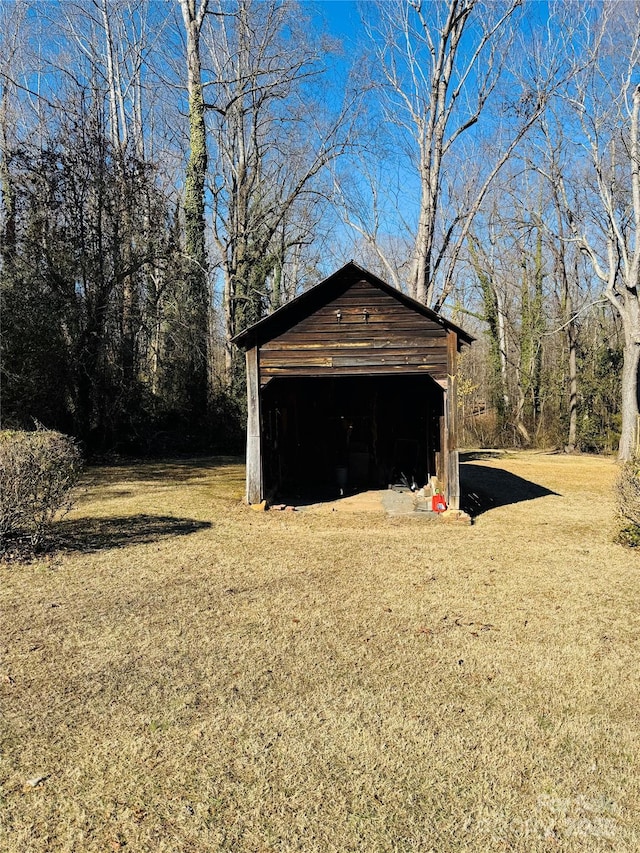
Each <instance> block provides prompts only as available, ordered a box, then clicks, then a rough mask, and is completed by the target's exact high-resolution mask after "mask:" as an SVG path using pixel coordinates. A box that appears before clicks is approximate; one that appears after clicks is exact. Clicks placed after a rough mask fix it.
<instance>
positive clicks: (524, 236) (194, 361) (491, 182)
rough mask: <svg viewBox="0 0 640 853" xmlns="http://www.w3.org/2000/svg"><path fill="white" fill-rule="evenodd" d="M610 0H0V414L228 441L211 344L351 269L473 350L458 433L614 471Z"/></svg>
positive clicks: (625, 429)
mask: <svg viewBox="0 0 640 853" xmlns="http://www.w3.org/2000/svg"><path fill="white" fill-rule="evenodd" d="M633 6H634V4H622V5H621V4H608V3H607V4H601V3H589V2H581V3H570V4H568V3H559V4H557V5H555V4H548V6H546V7H545V9H544V10H542V8H541V7H540V5H539V4H536V3H532V2H531V3H525V4H520V3H518V2H492V3H487V4H484V3H482V2H480V0H464V2H463V0H446V2H445V1H444V0H443V2H435V1H434V2H432V3H429V4H426V5H425V4H411V3H406V2H405V0H384V2H370V3H367V4H364V5H363V7H362V9H361V14H362V20H361V22H360V25H359V27H355V29H354V36H353V38H350V40H348V41H347V43H345V44H343V45H340V44H339V43H338V42H337V41H336V40H335V39H330V38H329V37H328V36H327V33H326V28H325V27H324V25H323V21H322V14H323V6H322V4H318V6H314V5H313V4H302V5H298V4H296V3H294V2H290V0H263V2H257V0H197V2H196V0H176V2H173V3H148V2H146V0H126V2H125V0H91V2H89V0H87V2H84V3H80V4H78V3H70V2H69V3H66V2H61V3H56V4H41V3H30V2H28V0H19V2H16V3H12V4H6V3H5V4H2V5H1V6H0V15H1V16H2V21H0V87H1V88H0V190H1V208H0V239H1V246H0V265H1V266H0V298H1V309H2V314H1V335H2V338H1V347H2V350H1V359H2V360H1V365H0V366H1V381H2V386H1V392H2V397H1V402H0V415H1V419H2V426H3V427H25V426H26V427H29V426H31V425H32V424H33V423H34V422H38V423H42V424H44V425H45V426H46V427H49V428H53V429H59V430H62V431H64V432H68V433H71V434H73V435H75V436H77V437H78V438H80V439H81V440H82V441H83V442H84V443H85V446H86V447H87V448H88V449H89V450H90V451H92V452H106V451H110V450H116V451H119V452H135V453H172V452H194V451H208V452H211V451H215V450H219V451H222V450H229V451H239V450H240V449H241V447H242V442H243V435H242V433H243V429H244V417H245V415H244V405H245V404H244V364H243V356H242V354H241V353H239V352H238V351H237V349H236V347H235V346H234V344H233V337H234V336H235V335H236V334H237V333H238V332H239V331H241V330H242V329H243V328H244V327H246V325H248V324H249V323H251V322H254V321H255V320H257V319H259V318H260V317H262V316H264V315H265V314H266V313H268V312H270V311H272V310H274V309H275V308H277V307H278V306H279V305H281V304H283V303H284V302H285V301H287V300H289V299H291V298H292V297H293V296H295V295H296V294H297V293H299V292H300V291H301V290H302V289H304V288H305V287H307V286H309V285H311V284H313V283H315V282H317V281H318V280H320V279H321V278H322V277H324V276H325V275H327V274H329V273H331V272H332V271H333V270H334V269H336V268H337V267H338V266H340V265H342V263H344V262H345V261H346V260H348V259H349V258H354V259H356V260H358V261H359V262H360V263H361V264H362V265H364V266H367V267H369V268H370V269H372V271H374V272H377V273H378V274H379V275H381V276H382V277H383V278H385V279H386V280H388V281H390V282H391V283H392V284H394V285H395V286H397V287H399V288H402V289H403V290H405V291H407V292H409V293H410V294H411V295H413V296H414V297H416V298H417V299H419V300H420V301H422V302H424V303H425V304H428V305H430V306H432V307H434V308H436V309H437V310H443V311H444V312H445V313H447V314H448V315H449V316H451V317H452V318H453V319H454V320H456V321H457V322H459V323H460V324H461V325H463V326H465V327H467V328H468V329H469V330H470V331H471V332H473V333H474V334H476V335H477V336H478V342H477V343H476V344H475V346H474V347H473V348H472V349H471V350H470V351H469V352H468V353H466V355H465V356H464V358H463V361H462V370H463V376H462V379H461V382H460V388H461V398H460V406H461V412H462V415H463V422H464V426H465V432H466V437H467V441H468V442H470V443H482V444H504V445H509V446H511V445H514V444H516V445H523V446H536V445H539V446H549V445H552V446H558V447H566V448H568V449H573V448H578V449H583V450H610V449H613V448H615V447H616V445H617V442H618V439H619V436H620V435H621V433H622V435H623V453H624V454H626V455H628V453H629V449H630V447H631V445H632V443H633V433H634V429H635V420H636V416H637V367H638V352H639V351H640V347H639V344H638V342H640V310H639V309H638V299H637V294H638V289H637V287H636V285H637V284H639V282H638V278H639V277H640V246H636V227H637V223H638V222H640V188H639V186H638V169H637V162H638V150H639V149H638V109H640V92H639V91H638V90H637V89H634V84H633V81H632V78H633V75H632V74H630V73H626V71H628V70H629V69H633V67H635V66H634V63H636V60H637V58H638V54H639V50H638V47H639V44H640V33H639V31H638V26H639V25H638V21H639V20H640V16H638V15H635V17H634V9H633ZM325 11H326V10H325ZM523 58H524V59H523ZM634 383H635V384H634Z"/></svg>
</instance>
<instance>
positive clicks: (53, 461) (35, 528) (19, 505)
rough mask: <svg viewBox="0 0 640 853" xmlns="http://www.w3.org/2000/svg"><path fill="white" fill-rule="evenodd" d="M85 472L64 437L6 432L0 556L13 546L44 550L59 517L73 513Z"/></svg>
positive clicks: (0, 477)
mask: <svg viewBox="0 0 640 853" xmlns="http://www.w3.org/2000/svg"><path fill="white" fill-rule="evenodd" d="M81 468H82V457H81V454H80V451H79V449H78V447H77V445H76V444H75V442H74V441H73V439H71V438H69V437H68V436H66V435H62V433H59V432H53V431H51V430H45V429H38V430H36V431H35V432H18V431H15V432H14V431H4V432H0V551H2V550H6V548H7V545H8V543H9V542H10V541H16V540H18V541H23V542H27V543H29V544H30V545H31V546H32V547H33V548H35V547H37V546H38V545H39V544H40V542H41V541H42V538H43V536H44V534H45V532H46V530H47V527H48V526H49V524H50V523H51V521H52V520H53V517H54V516H55V514H56V513H57V512H58V511H59V510H61V509H62V510H65V509H66V510H69V509H70V508H71V500H70V493H71V489H72V488H73V486H74V485H75V484H76V482H77V479H78V476H79V474H80V471H81Z"/></svg>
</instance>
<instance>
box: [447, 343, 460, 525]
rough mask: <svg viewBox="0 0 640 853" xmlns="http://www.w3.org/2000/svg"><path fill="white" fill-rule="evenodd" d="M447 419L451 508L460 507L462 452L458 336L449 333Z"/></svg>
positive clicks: (448, 484) (449, 501)
mask: <svg viewBox="0 0 640 853" xmlns="http://www.w3.org/2000/svg"><path fill="white" fill-rule="evenodd" d="M445 411H446V421H447V450H448V458H447V487H448V494H447V503H448V505H449V506H450V507H451V509H460V453H459V451H458V336H457V334H456V333H455V332H453V331H450V332H449V333H448V335H447V393H446V395H445Z"/></svg>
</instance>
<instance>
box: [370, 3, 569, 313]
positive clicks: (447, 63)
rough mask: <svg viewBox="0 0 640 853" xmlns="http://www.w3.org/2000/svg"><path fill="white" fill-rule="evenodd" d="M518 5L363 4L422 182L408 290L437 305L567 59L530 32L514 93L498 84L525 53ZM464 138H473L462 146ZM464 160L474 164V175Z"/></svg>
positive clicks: (399, 128) (513, 79) (512, 79)
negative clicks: (490, 196) (482, 212)
mask: <svg viewBox="0 0 640 853" xmlns="http://www.w3.org/2000/svg"><path fill="white" fill-rule="evenodd" d="M521 5H522V4H521V3H520V2H519V0H512V2H506V3H486V4H484V3H482V2H480V0H446V2H444V0H438V2H429V3H426V2H423V0H410V2H403V0H392V1H391V2H390V1H389V0H384V2H376V3H368V4H366V5H365V6H364V7H363V8H364V14H365V16H366V18H367V22H368V29H369V33H370V37H371V42H372V46H373V48H372V49H373V51H374V53H375V59H376V63H375V65H376V67H377V68H378V69H379V74H380V77H381V80H380V83H381V85H382V87H383V90H384V92H385V93H386V100H385V103H384V113H383V114H384V119H385V122H386V123H388V125H389V126H391V127H393V128H394V132H395V134H396V135H397V136H399V137H400V138H402V139H404V142H405V145H406V150H407V151H408V152H410V156H411V157H412V158H413V160H414V164H415V169H416V173H417V177H418V180H419V192H420V198H419V203H418V212H417V218H416V224H415V227H414V251H413V269H412V274H411V277H410V281H409V289H410V292H411V293H412V295H414V296H415V297H416V298H417V299H419V300H420V301H421V302H424V303H425V304H427V305H431V306H433V307H435V308H436V310H439V309H440V308H441V307H442V305H443V303H444V301H445V299H446V298H447V296H448V295H449V293H450V292H451V291H452V289H453V287H454V283H455V277H454V276H455V269H456V264H457V263H458V260H459V258H460V255H461V253H462V251H463V248H464V246H465V243H466V239H467V236H468V234H469V229H470V228H471V223H472V222H473V218H474V216H475V215H476V214H477V213H478V211H479V210H480V208H481V206H482V203H483V201H484V199H485V197H486V195H487V192H488V190H489V188H490V186H491V184H492V182H493V180H494V179H495V177H496V175H497V174H498V173H499V172H500V170H501V169H502V167H503V166H504V164H505V163H506V162H507V161H508V159H509V158H510V156H511V155H512V153H513V152H514V150H515V149H516V147H517V146H518V144H519V143H520V141H521V140H522V139H523V137H524V136H525V134H526V133H527V132H528V131H529V130H530V128H531V127H533V126H534V125H535V123H536V122H537V120H538V119H539V117H540V115H542V113H543V111H544V109H545V106H546V103H547V100H548V95H549V91H550V89H551V88H552V87H553V86H555V85H557V80H558V75H559V70H560V68H561V66H562V62H563V60H562V58H561V55H560V52H559V51H557V50H556V49H555V48H553V47H551V49H549V50H548V51H545V50H543V47H545V46H544V44H543V41H544V39H545V38H546V35H543V34H540V33H538V34H535V35H531V34H530V35H529V43H528V44H527V50H526V55H527V57H528V67H526V68H523V63H521V62H520V63H519V65H520V68H517V67H516V62H511V64H510V67H509V87H508V88H509V91H500V84H501V81H502V79H503V74H504V72H505V68H506V63H507V59H508V58H509V57H510V53H511V52H512V51H516V50H517V51H521V50H523V47H522V44H517V45H516V41H515V39H516V28H515V19H516V16H517V15H520V13H519V11H518V10H519V7H520V6H521ZM512 58H513V57H512ZM491 110H493V113H492V116H491V118H490V120H489V121H488V122H487V123H485V131H487V130H488V129H489V128H490V133H491V135H492V137H493V138H492V140H491V144H487V139H486V137H485V140H484V149H483V150H484V153H483V154H482V155H479V149H480V148H482V147H483V140H482V136H481V134H480V132H479V128H480V126H481V119H482V118H483V117H487V115H488V113H489V112H491ZM465 140H467V141H468V142H469V141H471V143H472V145H471V147H470V148H469V150H468V151H466V152H465V151H464V150H463V148H464V142H465ZM465 160H466V161H467V162H470V161H473V162H474V163H475V170H474V171H475V174H474V175H473V177H471V176H469V174H468V172H467V170H466V169H464V165H463V164H464V162H465ZM465 172H467V174H466V177H467V178H468V180H467V181H466V182H465V183H464V185H463V184H462V182H461V181H460V180H459V178H460V175H464V174H465ZM454 195H455V201H453V196H454ZM447 200H449V202H451V201H453V203H449V204H447Z"/></svg>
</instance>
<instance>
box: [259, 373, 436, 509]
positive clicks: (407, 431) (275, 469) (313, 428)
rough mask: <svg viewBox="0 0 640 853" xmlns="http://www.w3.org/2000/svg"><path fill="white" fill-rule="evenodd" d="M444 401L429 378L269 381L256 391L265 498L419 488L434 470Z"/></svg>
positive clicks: (317, 496)
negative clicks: (259, 397) (259, 401)
mask: <svg viewBox="0 0 640 853" xmlns="http://www.w3.org/2000/svg"><path fill="white" fill-rule="evenodd" d="M443 399H444V395H443V391H442V389H441V388H440V386H439V385H438V384H437V383H436V382H434V381H433V379H431V378H430V377H429V376H427V375H423V376H415V375H403V376H339V377H318V378H283V379H272V380H271V381H270V382H269V383H268V384H267V386H266V387H265V388H263V389H262V429H263V437H264V447H263V466H264V467H263V475H264V489H265V494H268V495H272V496H277V497H278V498H282V499H288V500H293V499H295V500H298V501H299V500H301V499H302V500H314V499H317V500H321V499H323V498H326V499H334V498H336V497H338V496H339V495H341V494H352V493H353V492H356V491H359V490H364V489H379V488H386V487H387V486H389V485H396V484H402V485H404V486H409V487H411V486H413V487H421V486H423V485H424V484H425V483H427V482H428V481H429V478H430V477H431V476H434V475H436V473H437V469H438V465H439V454H440V440H441V424H442V418H443V414H444V407H443Z"/></svg>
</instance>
